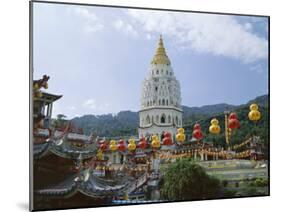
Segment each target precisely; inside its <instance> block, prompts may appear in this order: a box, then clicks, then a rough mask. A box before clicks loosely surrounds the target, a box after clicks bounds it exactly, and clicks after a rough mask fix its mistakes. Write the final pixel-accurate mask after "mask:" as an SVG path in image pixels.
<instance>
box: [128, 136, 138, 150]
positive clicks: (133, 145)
mask: <svg viewBox="0 0 281 212" xmlns="http://www.w3.org/2000/svg"><path fill="white" fill-rule="evenodd" d="M136 148H137V145H136V142H135V139H133V138H131V139H129V144H128V150H129V151H134V150H135V149H136Z"/></svg>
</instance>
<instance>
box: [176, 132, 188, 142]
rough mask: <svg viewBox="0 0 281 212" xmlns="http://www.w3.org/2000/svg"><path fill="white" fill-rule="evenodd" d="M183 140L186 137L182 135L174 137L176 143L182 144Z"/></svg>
mask: <svg viewBox="0 0 281 212" xmlns="http://www.w3.org/2000/svg"><path fill="white" fill-rule="evenodd" d="M185 138H186V136H185V134H183V133H178V134H177V135H176V140H177V141H178V142H181V143H183V142H184V141H185Z"/></svg>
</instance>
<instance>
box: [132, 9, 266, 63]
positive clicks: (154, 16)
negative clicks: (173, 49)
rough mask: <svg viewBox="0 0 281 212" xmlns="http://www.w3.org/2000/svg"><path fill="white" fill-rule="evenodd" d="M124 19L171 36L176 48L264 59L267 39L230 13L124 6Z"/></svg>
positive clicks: (249, 60)
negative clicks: (183, 11) (147, 9)
mask: <svg viewBox="0 0 281 212" xmlns="http://www.w3.org/2000/svg"><path fill="white" fill-rule="evenodd" d="M128 15H129V16H130V17H129V18H127V20H128V22H130V24H132V25H133V26H136V25H137V26H139V27H138V28H137V29H138V30H143V31H144V32H146V33H157V34H160V33H161V34H163V35H164V36H168V37H172V38H173V40H175V42H176V45H177V46H178V47H179V48H189V49H192V50H194V51H196V52H199V53H211V54H214V55H221V56H226V57H230V58H235V59H238V60H241V61H243V62H244V63H251V62H256V61H258V60H261V59H266V58H267V57H268V55H267V49H268V46H267V40H266V39H264V38H261V37H259V36H257V35H256V34H254V33H253V32H252V31H251V28H252V25H251V24H250V23H248V24H246V25H242V24H240V23H239V22H238V21H237V20H236V19H235V18H234V17H233V16H224V15H212V14H194V13H175V12H174V13H172V12H170V13H167V12H162V11H140V10H133V9H129V10H128Z"/></svg>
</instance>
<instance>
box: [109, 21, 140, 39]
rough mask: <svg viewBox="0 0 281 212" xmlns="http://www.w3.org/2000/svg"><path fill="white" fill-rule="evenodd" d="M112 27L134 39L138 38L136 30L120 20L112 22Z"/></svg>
mask: <svg viewBox="0 0 281 212" xmlns="http://www.w3.org/2000/svg"><path fill="white" fill-rule="evenodd" d="M113 26H114V28H115V29H117V30H119V31H121V32H123V33H125V34H127V35H132V36H134V37H136V36H138V33H137V31H136V29H135V28H134V27H133V26H132V25H131V24H129V23H127V22H125V21H123V20H121V19H118V20H116V21H114V22H113Z"/></svg>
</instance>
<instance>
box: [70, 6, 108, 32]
mask: <svg viewBox="0 0 281 212" xmlns="http://www.w3.org/2000/svg"><path fill="white" fill-rule="evenodd" d="M69 11H70V12H71V13H72V14H75V15H77V16H78V17H80V18H81V19H83V20H84V25H83V26H82V27H83V30H84V32H86V33H92V32H97V31H101V30H103V29H104V24H102V20H101V19H99V18H98V17H97V15H96V14H95V13H94V12H92V11H90V10H88V9H86V8H81V7H76V8H70V9H69Z"/></svg>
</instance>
